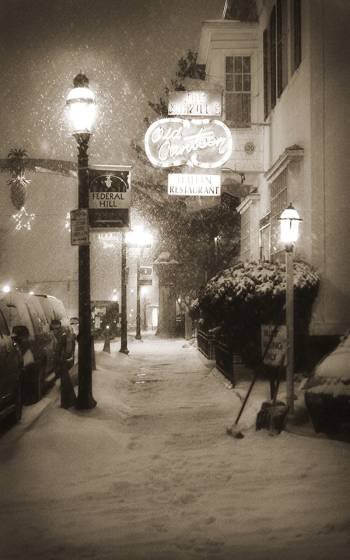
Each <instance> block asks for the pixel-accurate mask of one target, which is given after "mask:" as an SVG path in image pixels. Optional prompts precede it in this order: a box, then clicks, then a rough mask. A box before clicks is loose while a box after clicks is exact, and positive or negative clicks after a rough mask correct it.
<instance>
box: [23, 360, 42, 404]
mask: <svg viewBox="0 0 350 560" xmlns="http://www.w3.org/2000/svg"><path fill="white" fill-rule="evenodd" d="M23 381H24V382H23V387H24V390H23V393H24V404H34V403H36V402H38V401H40V399H41V397H42V368H41V365H40V364H38V363H36V364H34V363H33V364H30V366H29V367H28V368H27V369H26V370H25V372H24V376H23Z"/></svg>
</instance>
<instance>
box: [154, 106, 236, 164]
mask: <svg viewBox="0 0 350 560" xmlns="http://www.w3.org/2000/svg"><path fill="white" fill-rule="evenodd" d="M145 150H146V154H147V157H148V159H149V160H150V162H151V163H152V164H153V165H155V166H157V167H178V166H180V165H189V166H191V167H200V168H202V169H214V168H217V167H221V166H222V165H223V164H224V163H225V162H226V161H227V160H228V159H229V158H230V156H231V153H232V136H231V132H230V129H229V128H228V127H227V126H226V125H225V124H224V123H223V122H221V121H219V120H210V119H181V118H177V117H172V118H165V119H160V120H158V121H155V122H154V123H153V124H151V126H150V127H149V128H148V130H147V132H146V135H145Z"/></svg>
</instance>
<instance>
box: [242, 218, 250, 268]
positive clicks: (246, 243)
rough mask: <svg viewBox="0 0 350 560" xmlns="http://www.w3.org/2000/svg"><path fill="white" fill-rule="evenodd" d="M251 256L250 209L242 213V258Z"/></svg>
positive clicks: (245, 258) (246, 258)
mask: <svg viewBox="0 0 350 560" xmlns="http://www.w3.org/2000/svg"><path fill="white" fill-rule="evenodd" d="M249 257H250V212H249V209H248V210H246V211H245V212H244V213H243V214H241V259H242V260H248V259H249Z"/></svg>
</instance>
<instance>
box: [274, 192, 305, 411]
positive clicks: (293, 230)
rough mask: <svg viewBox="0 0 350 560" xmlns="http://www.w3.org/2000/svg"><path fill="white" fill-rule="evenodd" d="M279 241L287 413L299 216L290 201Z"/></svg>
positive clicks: (291, 396)
mask: <svg viewBox="0 0 350 560" xmlns="http://www.w3.org/2000/svg"><path fill="white" fill-rule="evenodd" d="M279 219H280V226H281V230H280V233H281V241H282V243H283V244H284V247H285V253H286V327H287V367H286V381H287V404H288V408H289V413H290V414H293V412H294V280H293V249H294V245H295V243H296V242H297V240H298V237H299V223H300V222H301V218H300V216H299V213H298V212H297V210H296V209H295V208H294V207H293V205H292V203H290V204H289V206H288V208H286V209H285V210H283V212H282V214H281V216H280V218H279Z"/></svg>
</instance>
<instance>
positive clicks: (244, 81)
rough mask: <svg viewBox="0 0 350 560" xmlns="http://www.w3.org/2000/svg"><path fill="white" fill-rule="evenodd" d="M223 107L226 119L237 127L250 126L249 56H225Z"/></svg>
mask: <svg viewBox="0 0 350 560" xmlns="http://www.w3.org/2000/svg"><path fill="white" fill-rule="evenodd" d="M225 108H226V121H229V122H230V123H232V124H233V125H234V126H235V127H237V128H239V127H246V126H250V121H251V68H250V56H226V59H225Z"/></svg>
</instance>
